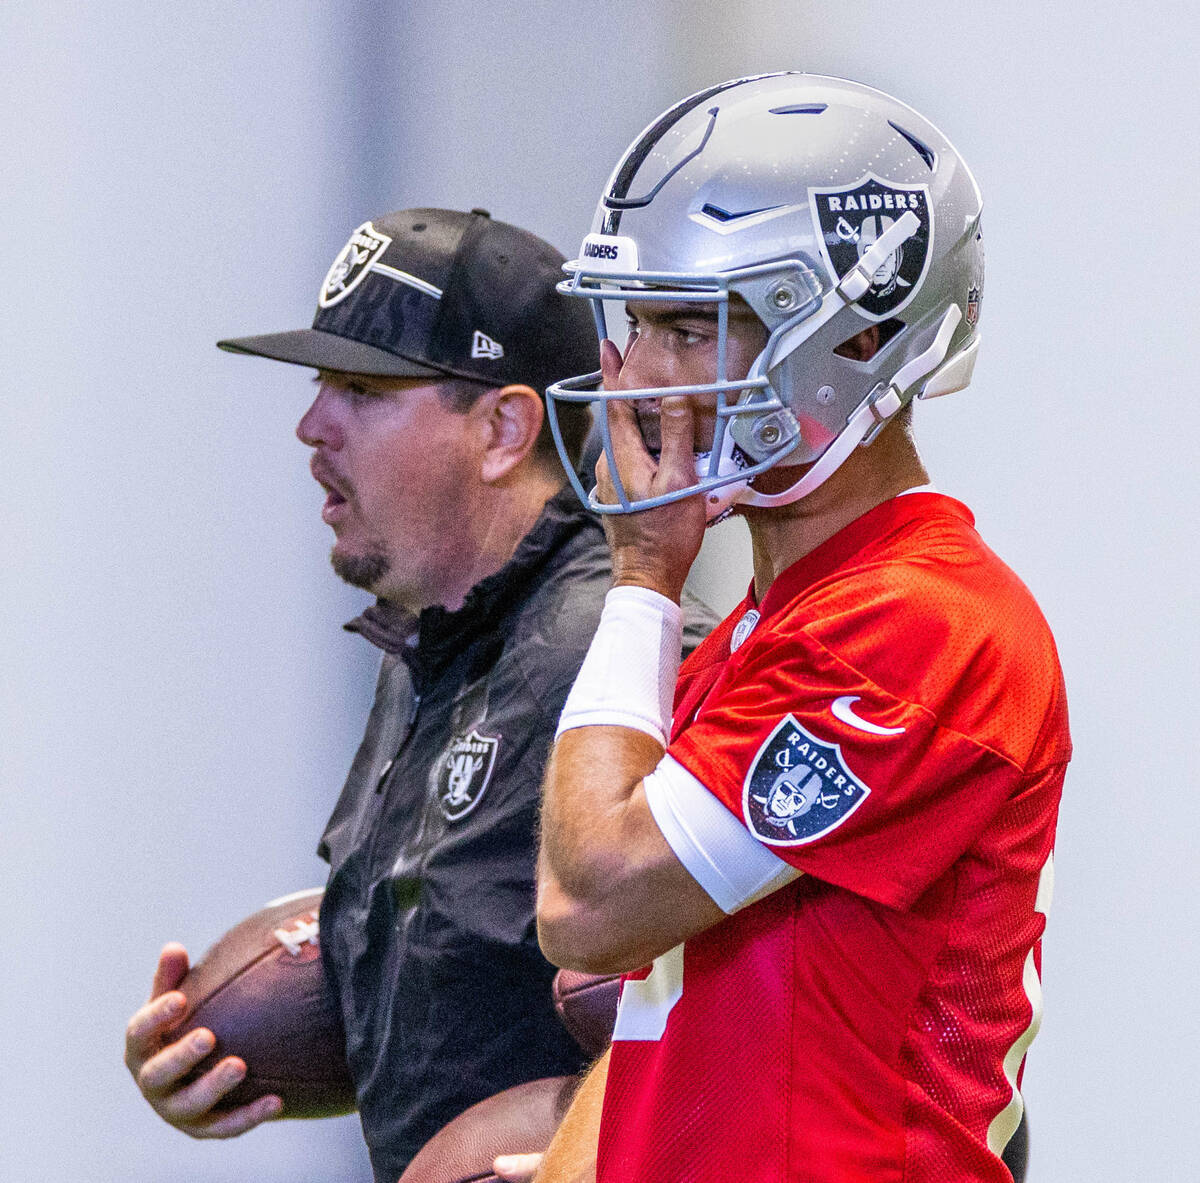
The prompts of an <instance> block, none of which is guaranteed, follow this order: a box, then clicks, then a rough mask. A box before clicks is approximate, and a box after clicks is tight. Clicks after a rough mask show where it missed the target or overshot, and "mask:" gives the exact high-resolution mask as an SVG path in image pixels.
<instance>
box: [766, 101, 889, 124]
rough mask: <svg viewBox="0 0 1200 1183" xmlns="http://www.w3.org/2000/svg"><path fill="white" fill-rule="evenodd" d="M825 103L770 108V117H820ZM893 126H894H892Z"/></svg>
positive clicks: (825, 105)
mask: <svg viewBox="0 0 1200 1183" xmlns="http://www.w3.org/2000/svg"><path fill="white" fill-rule="evenodd" d="M827 106H828V104H826V103H796V104H794V105H793V106H790V107H772V108H771V114H772V115H820V114H821V112H822V111H824V110H825V108H826V107H827ZM893 126H894V125H893Z"/></svg>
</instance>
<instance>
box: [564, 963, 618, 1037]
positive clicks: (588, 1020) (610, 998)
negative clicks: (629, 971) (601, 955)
mask: <svg viewBox="0 0 1200 1183" xmlns="http://www.w3.org/2000/svg"><path fill="white" fill-rule="evenodd" d="M553 992H554V1009H555V1010H556V1011H558V1017H559V1018H560V1019H562V1021H563V1026H564V1027H566V1029H567V1030H568V1031H570V1033H571V1034H572V1035H573V1036H574V1037H575V1042H576V1043H577V1044H579V1046H580V1047H581V1048H583V1050H584V1051H585V1052H587V1054H588V1055H589V1056H598V1055H599V1054H600V1053H601V1052H602V1051H604V1049H605V1048H606V1047H608V1045H609V1042H610V1040H611V1039H612V1033H613V1024H614V1023H615V1022H616V1021H617V996H618V995H619V994H620V993H621V975H620V974H585V973H580V972H579V971H578V970H574V969H560V970H559V971H558V973H556V974H555V975H554V986H553Z"/></svg>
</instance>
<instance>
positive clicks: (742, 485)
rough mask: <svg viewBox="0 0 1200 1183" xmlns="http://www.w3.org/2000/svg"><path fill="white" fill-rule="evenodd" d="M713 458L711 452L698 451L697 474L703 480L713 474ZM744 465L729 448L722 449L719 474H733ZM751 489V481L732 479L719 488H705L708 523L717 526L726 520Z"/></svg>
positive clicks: (718, 468) (720, 475)
mask: <svg viewBox="0 0 1200 1183" xmlns="http://www.w3.org/2000/svg"><path fill="white" fill-rule="evenodd" d="M730 442H732V441H730ZM711 459H712V453H711V452H697V453H696V476H697V477H699V478H700V479H701V480H707V479H708V478H709V477H711V476H712V475H713V474H712V473H710V472H709V470H708V469H709V463H710V461H711ZM744 467H745V465H742V464H739V463H738V462H737V461H736V460H735V459H734V458H733V456H732V454H731V453H730V451H729V449H728V448H722V449H721V456H720V458H719V460H718V461H717V471H716V475H717V476H719V477H722V476H732V475H733V474H734V473H735V472H741V471H742V469H743V468H744ZM749 491H750V482H749V481H730V482H729V484H727V485H722V486H721V487H720V488H718V489H705V490H704V517H705V520H706V524H707V525H709V526H715V525H716V524H717V522H721V521H724V520H725V519H726V518H727V517H728V516H729V515H730V514H731V513H732V512H733V507H734V506H735V505H737V503H738V502H739V501H741V500H742V499H743V498H744V497H745V496H746V495H747V493H749Z"/></svg>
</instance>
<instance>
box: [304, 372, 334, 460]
mask: <svg viewBox="0 0 1200 1183" xmlns="http://www.w3.org/2000/svg"><path fill="white" fill-rule="evenodd" d="M336 402H337V400H336V399H335V398H334V397H333V393H332V392H331V391H330V390H329V389H327V388H326V387H324V386H322V387H321V389H320V391H319V392H318V394H317V397H316V398H315V399H313V401H312V406H311V407H309V408H308V410H307V411H305V412H304V414H303V416H302V417H301V419H300V422H299V423H297V424H296V436H297V438H298V439H299V440H300V442H301V443H303V444H307V445H308V446H309V447H310V448H319V447H321V446H324V447H326V448H331V449H332V450H334V451H337V449H338V448H340V447H341V446H342V442H343V437H342V429H341V425H340V424H339V422H338V417H337V406H336Z"/></svg>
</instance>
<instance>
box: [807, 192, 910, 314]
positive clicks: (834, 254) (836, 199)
mask: <svg viewBox="0 0 1200 1183" xmlns="http://www.w3.org/2000/svg"><path fill="white" fill-rule="evenodd" d="M808 200H809V204H810V206H811V208H812V211H813V220H814V222H815V223H816V234H817V240H818V241H819V242H820V244H821V254H822V256H823V257H824V259H825V264H826V266H827V267H828V268H829V273H830V276H831V277H832V279H833V282H834V283H837V282H838V281H839V280H840V279H841V278H842V277H843V276H844V275H845V274H846V273H847V272H848V271H850V270H851V268H853V267H854V266H855V264H857V262H858V261H859V259H861V258H862V257H863V255H865V254H866V253H867V250H868V249H869V248H870V247H871V245H872V244H873V243H874V242H875V240H876V239H877V238H878V237H879V236H880V235H881V234H882V233H883V232H884V231H885V230H886V229H887V228H888V227H889V226H890V225H891V224H892V223H893V222H894V221H896V219H897V218H899V217H902V216H903V215H904V214H905V213H907V212H908V211H910V210H911V211H912V212H913V213H914V214H916V215H917V218H918V219H919V221H920V223H921V224H920V226H919V228H918V229H917V230H916V232H915V233H914V234H913V235H912V236H911V237H910V238H908V239H906V240H905V241H904V242H902V243H901V244H900V245H899V246H898V247H897V248H896V249H895V250H894V251H893V252H892V253H891V254H890V255H889V256H888V257H887V258H886V259H884V261H883V262H882V263H881V264H880V265H879V266H878V267H877V268H876V269H875V275H874V277H873V278H872V281H871V286H870V287H869V288H868V289H867V291H866V293H865V294H864V295H863V296H861V297H860V298H859V299H858V301H857V302H856V303H855V305H854V311H855V312H857V313H859V314H860V315H861V316H865V317H866V318H867V319H868V320H885V319H887V318H888V317H890V316H895V315H896V313H897V312H899V311H900V309H901V308H903V307H904V306H905V304H907V303H908V302H909V300H911V299H912V298H913V296H915V295H916V294H917V289H918V288H919V287H920V286H921V282H922V280H924V278H925V272H926V271H927V270H928V269H929V257H930V254H931V253H932V252H931V249H930V248H931V247H932V245H933V222H932V220H931V218H930V214H929V186H928V185H893V184H891V183H890V182H888V181H884V180H881V179H880V178H879V177H877V176H875V174H874V173H867V175H866V176H865V177H863V178H862V179H861V180H859V181H857V182H856V183H855V184H854V185H852V186H850V187H849V188H828V189H809V191H808Z"/></svg>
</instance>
